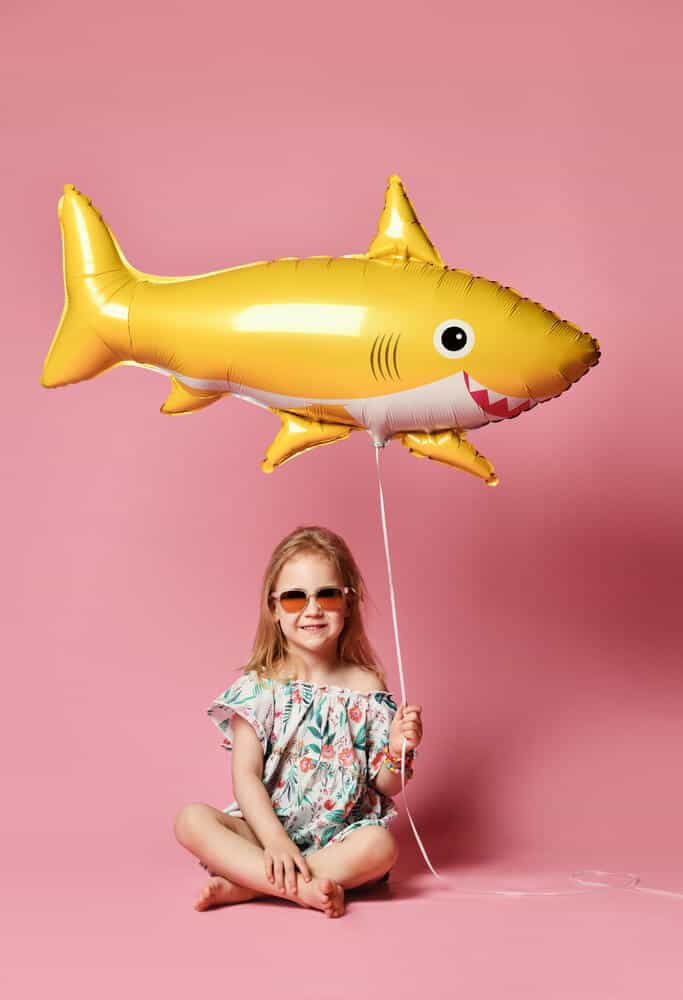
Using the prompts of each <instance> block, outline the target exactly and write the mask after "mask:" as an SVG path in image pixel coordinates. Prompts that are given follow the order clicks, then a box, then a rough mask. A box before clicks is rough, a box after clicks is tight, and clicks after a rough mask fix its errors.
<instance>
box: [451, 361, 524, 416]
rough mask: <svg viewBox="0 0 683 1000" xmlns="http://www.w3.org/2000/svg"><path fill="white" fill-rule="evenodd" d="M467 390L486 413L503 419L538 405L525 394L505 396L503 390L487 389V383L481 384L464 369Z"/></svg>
mask: <svg viewBox="0 0 683 1000" xmlns="http://www.w3.org/2000/svg"><path fill="white" fill-rule="evenodd" d="M463 375H464V376H465V385H466V386H467V391H468V392H469V394H470V396H471V397H472V399H473V400H474V402H475V403H476V404H477V406H479V407H480V408H481V409H482V410H483V411H484V413H488V414H489V416H491V417H497V418H498V419H501V418H503V417H507V418H509V417H516V416H517V415H518V414H519V413H523V412H524V411H525V410H530V409H531V407H532V406H535V405H536V401H535V400H533V399H529V398H528V397H525V396H505V395H504V394H503V393H502V392H494V390H493V389H487V388H486V386H485V385H480V384H479V382H477V380H476V379H473V378H472V376H471V375H468V374H467V372H466V371H463Z"/></svg>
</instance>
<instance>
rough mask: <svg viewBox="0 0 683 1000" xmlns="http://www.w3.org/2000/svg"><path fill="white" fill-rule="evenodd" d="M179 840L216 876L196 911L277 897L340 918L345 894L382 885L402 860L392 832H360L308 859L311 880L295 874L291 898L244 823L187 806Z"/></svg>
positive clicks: (179, 824) (204, 808)
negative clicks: (269, 874) (269, 873)
mask: <svg viewBox="0 0 683 1000" xmlns="http://www.w3.org/2000/svg"><path fill="white" fill-rule="evenodd" d="M175 835H176V838H177V839H178V841H179V842H180V843H181V844H182V845H183V847H185V848H186V849H187V850H188V851H190V852H191V853H192V854H194V856H195V857H197V858H198V859H199V860H200V861H201V862H202V863H203V864H205V865H206V866H207V868H208V869H209V871H211V872H212V873H215V876H214V878H212V879H210V880H209V883H208V884H207V886H205V889H204V891H203V893H202V895H201V896H200V897H199V899H198V900H197V901H196V904H195V906H196V908H197V909H208V908H209V907H210V906H216V905H220V904H226V903H237V902H243V901H245V900H248V899H254V898H256V897H258V896H277V897H280V898H283V899H289V900H291V901H292V902H295V903H298V904H299V905H301V906H312V907H314V908H316V909H320V910H323V911H324V912H325V913H326V914H327V916H341V914H342V913H343V912H344V889H353V888H356V887H358V886H361V885H366V884H368V883H372V882H375V881H378V880H379V879H380V878H381V877H382V876H383V875H384V874H385V873H386V872H387V871H389V869H390V868H391V867H392V866H393V865H394V864H395V862H396V858H397V857H398V850H397V847H396V841H395V839H394V837H393V836H392V834H391V833H389V831H388V830H386V829H384V828H383V827H380V826H377V827H375V826H369V827H361V828H360V829H358V830H355V831H354V832H353V833H351V834H349V835H348V837H346V838H345V839H344V840H343V841H340V842H338V843H332V844H328V845H327V846H326V847H323V848H321V850H319V851H315V852H314V853H312V854H308V855H307V856H306V862H307V864H308V867H309V870H310V872H311V875H312V880H311V882H305V881H304V878H303V876H302V875H301V873H300V872H297V873H296V892H294V893H292V892H291V891H290V890H289V889H288V888H287V887H285V890H284V891H281V890H280V889H278V888H277V886H276V885H274V884H273V883H271V882H269V881H268V880H267V878H266V874H265V865H264V861H263V848H262V845H261V843H260V841H259V840H258V838H257V837H256V835H255V834H254V832H253V830H252V829H251V827H250V826H249V825H248V823H247V822H246V820H244V819H240V818H239V817H237V816H227V815H226V814H225V813H222V812H220V810H218V809H214V807H213V806H209V805H206V804H204V803H200V802H196V803H192V804H190V805H187V806H184V807H183V808H182V809H181V810H180V812H179V813H178V815H177V816H176V818H175Z"/></svg>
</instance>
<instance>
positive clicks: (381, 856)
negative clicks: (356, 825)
mask: <svg viewBox="0 0 683 1000" xmlns="http://www.w3.org/2000/svg"><path fill="white" fill-rule="evenodd" d="M367 837H368V841H369V850H370V852H371V853H372V855H373V858H374V859H375V860H376V861H377V863H378V864H380V863H381V864H384V865H386V866H387V869H389V868H392V867H393V866H394V865H395V864H396V862H397V860H398V844H397V843H396V838H395V837H394V835H393V834H392V833H389V831H388V830H387V829H386V828H385V827H383V826H370V827H368V828H367Z"/></svg>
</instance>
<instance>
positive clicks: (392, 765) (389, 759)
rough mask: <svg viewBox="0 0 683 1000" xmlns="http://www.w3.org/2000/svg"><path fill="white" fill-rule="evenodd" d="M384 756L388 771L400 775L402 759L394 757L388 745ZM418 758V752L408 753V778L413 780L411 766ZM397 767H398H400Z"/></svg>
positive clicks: (409, 751) (408, 751) (411, 751)
mask: <svg viewBox="0 0 683 1000" xmlns="http://www.w3.org/2000/svg"><path fill="white" fill-rule="evenodd" d="M383 755H384V766H385V767H386V769H387V770H388V771H391V773H392V774H400V773H401V758H400V756H399V757H394V755H393V754H392V753H391V751H390V749H389V744H388V743H387V744H386V745H385V747H384V752H383ZM416 756H417V752H416V751H415V750H407V751H406V778H412V776H413V769H412V767H411V764H412V762H413V759H414V758H415V757H416ZM396 765H398V767H397V766H396Z"/></svg>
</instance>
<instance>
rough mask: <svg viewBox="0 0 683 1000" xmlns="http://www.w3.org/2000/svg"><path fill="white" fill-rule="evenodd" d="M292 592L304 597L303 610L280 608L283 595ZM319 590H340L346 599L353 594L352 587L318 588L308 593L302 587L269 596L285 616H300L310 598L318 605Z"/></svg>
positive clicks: (339, 609) (323, 609) (321, 608)
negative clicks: (299, 592) (298, 592)
mask: <svg viewBox="0 0 683 1000" xmlns="http://www.w3.org/2000/svg"><path fill="white" fill-rule="evenodd" d="M293 590H300V591H301V593H302V594H305V595H306V599H305V602H304V606H303V608H299V610H298V611H287V608H284V607H282V600H281V598H282V595H283V594H291V592H292V591H293ZM321 590H340V591H341V592H342V595H343V597H346V596H347V595H348V594H353V592H354V590H353V587H318V589H317V590H311V591H310V592H309V591H307V590H304V588H303V587H290V588H289V589H288V590H281V591H280V593H279V594H276V593H275V592H274V591H273V593H271V595H270V596H271V597H272V598H273V600H274V601H277V602H278V604H279V605H280V607H281V608H282V610H283V611H284V612H285V614H287V615H300V614H301V612H302V611H305V610H306V608H307V607H308V602H309V601H310V599H311V598H312V597H313V598H315V603H316V604H318V594H319V593H320V591H321ZM318 607H319V608H320V610H321V611H325V610H327V609H326V608H323V607H322V606H321V605H320V604H318ZM336 610H338V611H341V607H340V608H337V609H336Z"/></svg>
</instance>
